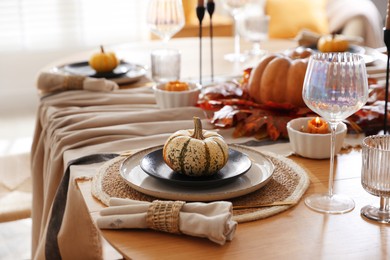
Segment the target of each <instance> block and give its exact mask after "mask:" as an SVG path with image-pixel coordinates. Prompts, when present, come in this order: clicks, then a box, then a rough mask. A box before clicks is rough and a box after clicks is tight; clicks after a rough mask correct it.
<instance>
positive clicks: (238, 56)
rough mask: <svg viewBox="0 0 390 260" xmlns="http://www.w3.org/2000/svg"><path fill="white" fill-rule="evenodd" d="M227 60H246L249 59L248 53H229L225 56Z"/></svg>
mask: <svg viewBox="0 0 390 260" xmlns="http://www.w3.org/2000/svg"><path fill="white" fill-rule="evenodd" d="M223 57H224V58H225V60H227V61H230V62H244V61H246V60H247V59H248V55H246V54H244V53H238V54H237V53H228V54H225V56H223Z"/></svg>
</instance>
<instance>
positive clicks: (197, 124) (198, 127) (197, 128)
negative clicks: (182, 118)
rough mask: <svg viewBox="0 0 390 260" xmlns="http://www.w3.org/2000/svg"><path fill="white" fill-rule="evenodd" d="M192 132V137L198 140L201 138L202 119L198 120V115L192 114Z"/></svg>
mask: <svg viewBox="0 0 390 260" xmlns="http://www.w3.org/2000/svg"><path fill="white" fill-rule="evenodd" d="M194 127H195V128H194V134H193V135H192V138H196V139H199V140H203V139H204V137H203V128H202V121H200V118H199V117H196V116H194Z"/></svg>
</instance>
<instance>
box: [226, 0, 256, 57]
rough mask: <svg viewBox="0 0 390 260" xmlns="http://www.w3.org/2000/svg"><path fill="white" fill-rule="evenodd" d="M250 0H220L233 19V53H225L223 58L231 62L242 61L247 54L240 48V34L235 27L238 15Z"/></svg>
mask: <svg viewBox="0 0 390 260" xmlns="http://www.w3.org/2000/svg"><path fill="white" fill-rule="evenodd" d="M251 1H252V0H222V5H223V7H224V8H225V9H226V10H227V11H228V12H229V13H230V15H231V16H232V17H233V20H234V53H228V54H226V55H225V57H224V58H225V59H226V60H228V61H231V62H243V61H245V60H246V58H247V56H246V55H245V54H243V53H241V50H240V34H239V32H238V28H237V20H238V15H239V14H240V12H241V11H242V10H243V9H244V7H245V5H246V4H248V3H250V2H251Z"/></svg>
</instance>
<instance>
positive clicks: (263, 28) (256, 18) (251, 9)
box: [237, 3, 270, 57]
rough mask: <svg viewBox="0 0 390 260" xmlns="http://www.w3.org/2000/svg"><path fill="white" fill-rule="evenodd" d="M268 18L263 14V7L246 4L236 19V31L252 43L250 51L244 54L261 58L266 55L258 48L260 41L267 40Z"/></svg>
mask: <svg viewBox="0 0 390 260" xmlns="http://www.w3.org/2000/svg"><path fill="white" fill-rule="evenodd" d="M269 20H270V17H269V16H267V15H266V14H265V13H264V10H263V7H262V6H261V5H260V4H259V3H257V4H254V3H252V4H248V5H247V6H246V8H245V10H244V11H243V12H241V13H240V14H239V15H238V18H237V30H238V33H239V34H240V36H242V37H243V38H244V39H246V40H248V41H250V42H252V49H251V50H250V51H247V52H246V54H247V55H249V56H251V57H253V56H261V55H264V54H265V53H266V51H265V50H262V49H261V48H260V43H261V41H265V40H267V39H268V25H269Z"/></svg>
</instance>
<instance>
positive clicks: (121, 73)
mask: <svg viewBox="0 0 390 260" xmlns="http://www.w3.org/2000/svg"><path fill="white" fill-rule="evenodd" d="M52 70H53V71H54V72H58V71H59V72H65V73H69V74H73V75H81V76H87V77H95V78H107V79H110V80H112V81H115V82H116V83H118V84H126V83H133V82H136V81H138V80H139V79H141V78H142V77H143V76H145V75H146V68H145V67H144V66H141V65H137V64H134V63H128V62H124V61H121V63H120V64H119V65H118V66H117V67H116V68H115V69H114V71H113V72H107V73H96V71H95V70H94V69H92V68H91V67H90V66H89V65H88V62H87V61H83V62H76V63H71V64H66V65H63V66H60V67H56V68H53V69H52Z"/></svg>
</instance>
